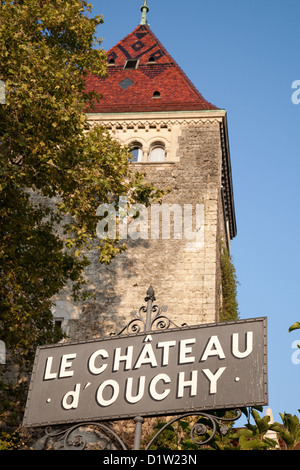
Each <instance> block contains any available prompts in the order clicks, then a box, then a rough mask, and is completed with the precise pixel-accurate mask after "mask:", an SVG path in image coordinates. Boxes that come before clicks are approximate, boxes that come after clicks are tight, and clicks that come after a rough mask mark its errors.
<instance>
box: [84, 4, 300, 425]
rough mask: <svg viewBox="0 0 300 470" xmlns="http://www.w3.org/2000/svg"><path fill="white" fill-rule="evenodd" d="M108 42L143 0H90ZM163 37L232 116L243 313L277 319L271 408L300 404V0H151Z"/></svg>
mask: <svg viewBox="0 0 300 470" xmlns="http://www.w3.org/2000/svg"><path fill="white" fill-rule="evenodd" d="M91 3H92V5H93V7H94V8H93V13H95V14H100V13H101V14H103V15H104V21H105V23H104V25H102V26H101V27H100V28H99V34H100V36H102V37H103V43H102V46H103V48H104V49H106V50H107V49H109V48H110V47H112V46H114V45H115V44H116V43H117V42H118V41H119V40H120V39H122V38H123V37H125V36H126V35H127V34H128V33H130V32H131V31H132V30H133V29H134V28H135V27H136V26H137V25H138V24H139V22H140V15H141V13H140V6H141V5H142V3H143V1H142V0H127V1H124V0H114V1H112V0H110V1H108V0H91ZM148 4H149V7H150V12H149V14H148V21H149V23H150V27H151V29H152V30H153V32H154V34H156V36H157V37H158V38H159V40H160V41H161V42H162V44H163V45H164V46H165V48H166V49H167V50H168V52H169V53H170V54H171V55H172V56H173V58H174V59H175V60H176V61H177V62H178V64H179V65H180V66H181V67H182V68H183V70H184V71H185V73H186V74H187V75H188V77H189V78H190V79H191V80H192V82H193V83H194V85H195V86H196V87H197V88H198V90H199V91H200V92H201V93H202V94H203V96H204V97H205V98H206V99H207V100H208V101H210V102H212V103H213V104H215V105H216V106H218V107H219V108H224V109H226V110H227V113H228V126H229V141H230V151H231V161H232V173H233V185H234V197H235V206H236V217H237V226H238V235H237V237H236V238H235V239H234V240H233V242H232V256H233V261H234V265H235V268H236V271H237V277H238V280H239V283H240V285H239V288H238V300H239V307H240V317H241V318H242V319H243V318H253V317H261V316H267V318H268V356H269V357H268V365H269V373H268V375H269V405H270V407H271V408H272V410H273V414H274V418H275V420H277V421H281V420H280V416H279V413H284V412H287V413H292V414H298V415H299V413H298V409H299V408H300V363H299V364H297V363H294V362H297V361H294V362H293V361H292V354H293V353H294V357H295V358H296V360H297V359H298V358H299V362H300V350H299V355H297V350H296V349H295V348H294V349H293V347H292V346H293V343H294V341H296V340H299V343H300V330H296V331H294V332H292V333H288V328H289V326H290V325H291V324H293V323H294V322H295V321H300V295H299V290H300V289H299V287H300V285H299V277H300V276H299V269H300V249H299V245H300V241H299V232H300V217H299V206H300V190H299V176H300V158H299V157H300V152H299V138H300V104H298V105H296V104H293V103H292V99H291V97H292V94H293V92H295V90H293V89H292V83H293V82H294V81H295V80H300V68H299V44H300V27H299V18H300V2H299V0H277V1H274V0H252V1H251V2H246V1H243V0H210V1H200V0H187V1H186V2H183V1H179V0H163V1H162V0H148ZM298 97H300V94H299V95H298Z"/></svg>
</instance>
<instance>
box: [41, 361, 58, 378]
mask: <svg viewBox="0 0 300 470" xmlns="http://www.w3.org/2000/svg"><path fill="white" fill-rule="evenodd" d="M52 361H53V357H52V356H50V357H47V360H46V368H45V374H44V380H52V379H56V376H57V373H56V372H51V368H52Z"/></svg>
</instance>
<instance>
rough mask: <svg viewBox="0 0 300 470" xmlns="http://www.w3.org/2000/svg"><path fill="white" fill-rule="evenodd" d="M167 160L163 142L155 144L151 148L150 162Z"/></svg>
mask: <svg viewBox="0 0 300 470" xmlns="http://www.w3.org/2000/svg"><path fill="white" fill-rule="evenodd" d="M165 160H166V147H165V145H164V144H163V143H162V142H155V143H154V144H152V146H151V148H150V154H149V161H150V162H164V161H165Z"/></svg>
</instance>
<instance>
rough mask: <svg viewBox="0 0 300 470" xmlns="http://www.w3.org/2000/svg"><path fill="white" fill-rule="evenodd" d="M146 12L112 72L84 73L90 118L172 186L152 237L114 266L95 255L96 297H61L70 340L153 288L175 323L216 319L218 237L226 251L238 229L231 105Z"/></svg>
mask: <svg viewBox="0 0 300 470" xmlns="http://www.w3.org/2000/svg"><path fill="white" fill-rule="evenodd" d="M147 11H148V7H147V6H146V2H145V5H144V7H142V21H141V23H140V24H139V25H138V26H137V27H136V28H135V29H134V31H132V32H131V33H130V34H129V35H128V36H126V37H125V38H124V39H122V40H121V41H120V42H119V43H118V44H116V45H115V46H114V47H113V48H112V49H110V50H109V51H108V77H107V78H106V79H102V78H98V77H96V76H92V77H90V78H89V79H88V81H87V87H88V89H94V90H96V91H97V92H100V93H101V94H102V95H103V98H102V100H101V101H100V102H99V103H98V104H96V106H95V108H94V109H93V110H92V111H91V112H90V113H89V114H88V117H89V121H90V123H91V124H92V125H95V126H96V125H102V126H105V127H106V129H108V130H109V132H111V134H112V135H113V137H114V138H115V139H117V140H118V141H119V142H120V143H121V144H123V145H126V146H128V147H129V148H130V149H131V151H132V163H131V164H132V166H133V167H134V168H133V169H134V170H136V171H138V172H143V173H145V174H146V175H147V178H148V179H149V180H151V181H153V182H154V183H155V185H156V186H157V187H159V188H169V189H170V190H171V191H170V193H169V194H168V195H166V196H165V197H164V199H163V205H162V206H161V207H160V209H161V212H162V214H161V216H160V217H161V218H158V217H159V215H158V212H159V207H158V206H156V207H151V208H149V218H148V227H149V230H148V231H147V233H146V235H145V234H144V236H143V237H141V238H138V239H128V250H127V251H126V252H124V253H123V254H121V255H118V257H117V258H116V259H115V260H114V261H113V262H112V264H111V265H110V266H104V265H100V263H99V262H98V260H97V258H96V255H95V257H93V253H92V254H91V265H90V266H89V267H88V269H87V270H86V276H87V279H88V288H89V289H90V291H91V292H93V294H94V299H93V300H92V301H88V302H83V303H81V304H77V305H75V304H73V303H72V302H71V300H70V298H68V297H64V296H60V297H58V298H57V299H56V308H55V309H54V312H53V313H54V317H55V319H56V321H61V322H62V327H63V328H64V329H66V330H67V332H68V333H69V335H70V337H71V339H74V340H75V339H86V338H91V337H94V336H98V335H99V334H100V335H102V334H107V332H108V331H115V332H118V331H119V330H120V329H121V328H122V327H123V326H124V325H125V324H126V323H127V322H128V321H129V319H130V312H132V311H133V310H137V309H138V308H139V307H140V305H142V303H143V300H144V297H145V293H146V291H147V289H148V287H149V285H150V284H152V286H153V287H154V290H155V294H156V298H157V303H158V304H159V305H167V306H168V316H169V317H170V318H171V319H172V321H174V322H175V323H176V324H178V325H179V326H180V325H181V324H183V323H186V324H188V325H195V324H199V323H213V322H216V321H218V312H219V306H220V302H221V299H222V292H221V287H220V240H221V239H223V241H224V243H225V244H227V247H228V248H229V247H230V240H231V239H232V238H233V237H235V235H236V221H235V211H234V201H233V191H232V180H231V164H230V154H229V144H228V131H227V118H226V111H224V110H222V109H218V108H217V107H216V106H214V105H212V104H210V103H209V102H208V101H206V100H205V99H204V98H203V96H202V95H201V94H200V93H199V91H198V90H197V89H196V88H195V86H194V85H193V84H192V83H191V81H190V80H189V79H188V78H187V76H186V75H185V73H184V72H183V71H182V70H181V68H180V67H179V66H178V64H177V63H176V62H175V61H174V60H173V58H172V57H171V56H170V54H169V53H168V52H167V51H166V49H165V48H164V47H163V45H162V44H161V43H160V42H159V40H158V39H157V37H156V36H155V35H154V34H153V32H152V31H151V29H150V27H149V26H148V24H147V19H146V16H147ZM152 209H153V211H152ZM155 211H157V212H155ZM155 217H156V218H155ZM154 218H155V220H154ZM158 222H160V225H159V227H160V230H159V232H157V231H156V232H155V231H154V230H153V226H155V227H156V228H157V226H158V225H157V224H158ZM189 223H190V224H192V225H190V227H189V232H188V229H187V226H188V224H189ZM155 224H156V225H155ZM169 226H170V232H168V230H169ZM174 227H175V228H174ZM154 232H155V233H154Z"/></svg>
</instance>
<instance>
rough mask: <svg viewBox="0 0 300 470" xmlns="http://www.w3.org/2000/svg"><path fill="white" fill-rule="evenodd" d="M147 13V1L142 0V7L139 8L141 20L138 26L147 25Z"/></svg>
mask: <svg viewBox="0 0 300 470" xmlns="http://www.w3.org/2000/svg"><path fill="white" fill-rule="evenodd" d="M148 11H149V7H148V5H147V0H144V5H143V6H142V7H141V12H142V19H141V23H140V24H148V23H147V13H148Z"/></svg>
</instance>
